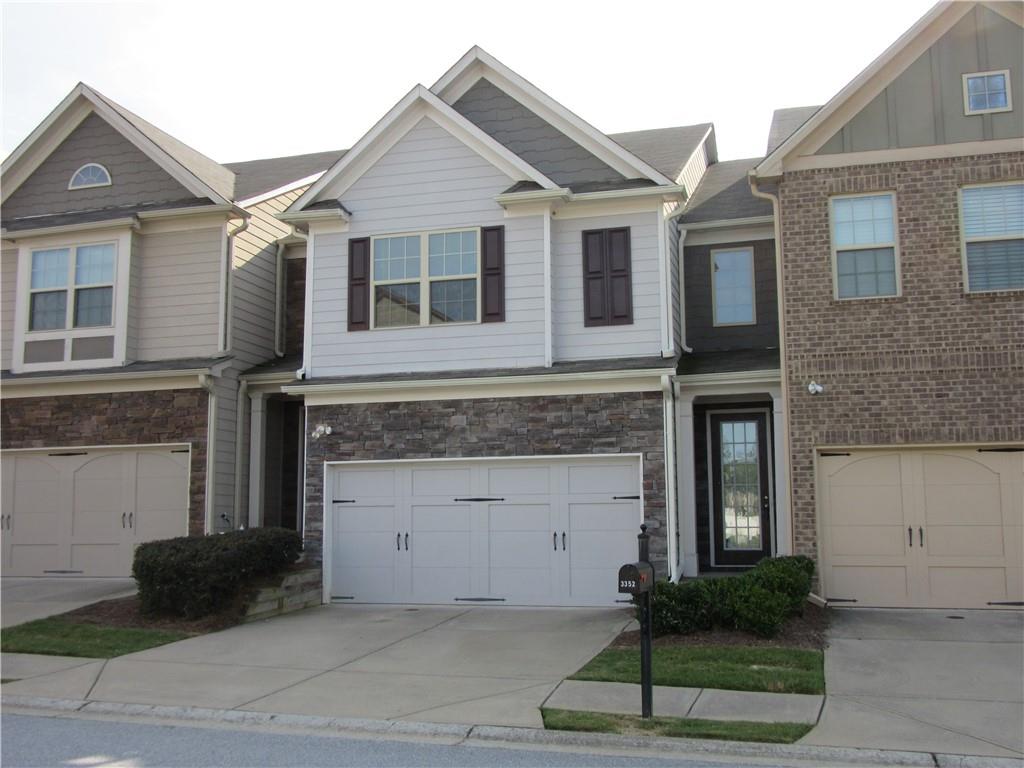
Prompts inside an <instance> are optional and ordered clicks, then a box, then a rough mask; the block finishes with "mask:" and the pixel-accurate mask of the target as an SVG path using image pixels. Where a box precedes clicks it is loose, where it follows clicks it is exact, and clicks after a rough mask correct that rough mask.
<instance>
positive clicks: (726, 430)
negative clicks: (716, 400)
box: [709, 412, 771, 565]
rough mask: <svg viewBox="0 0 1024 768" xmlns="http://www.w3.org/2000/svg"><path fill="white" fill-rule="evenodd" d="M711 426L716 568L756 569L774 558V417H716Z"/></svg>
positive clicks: (756, 415) (755, 413)
mask: <svg viewBox="0 0 1024 768" xmlns="http://www.w3.org/2000/svg"><path fill="white" fill-rule="evenodd" d="M709 423H710V431H711V492H712V495H713V499H714V504H713V506H712V510H713V513H712V518H713V519H712V524H713V526H712V541H713V542H714V547H715V565H753V564H754V563H756V562H757V561H758V560H760V559H761V558H763V557H767V556H768V555H769V554H771V495H770V494H771V484H770V482H769V472H770V471H771V469H770V467H769V465H768V417H767V414H765V413H764V412H749V413H712V414H711V416H710V419H709Z"/></svg>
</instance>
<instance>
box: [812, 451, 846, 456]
mask: <svg viewBox="0 0 1024 768" xmlns="http://www.w3.org/2000/svg"><path fill="white" fill-rule="evenodd" d="M818 455H819V456H849V455H850V454H848V453H828V452H825V451H822V452H821V453H819V454H818Z"/></svg>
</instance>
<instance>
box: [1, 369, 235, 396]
mask: <svg viewBox="0 0 1024 768" xmlns="http://www.w3.org/2000/svg"><path fill="white" fill-rule="evenodd" d="M222 369H223V365H221V364H218V365H215V366H210V367H208V368H180V369H177V370H164V371H132V372H128V371H123V372H120V373H82V374H69V375H67V376H46V375H40V376H31V377H29V376H26V377H23V378H17V379H4V380H3V382H2V383H3V388H4V390H5V392H4V396H5V397H6V396H7V395H8V392H7V391H6V390H10V389H20V388H22V387H35V386H39V385H40V384H81V383H83V382H102V381H134V380H138V381H151V380H153V379H177V378H183V377H189V378H191V377H195V378H196V386H197V387H198V386H199V379H198V377H199V375H200V374H207V375H212V376H216V375H217V373H218V372H219V371H220V370H222Z"/></svg>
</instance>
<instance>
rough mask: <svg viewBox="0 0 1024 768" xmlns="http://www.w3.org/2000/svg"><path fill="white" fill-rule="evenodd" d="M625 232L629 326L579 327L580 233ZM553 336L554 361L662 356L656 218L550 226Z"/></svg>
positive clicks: (646, 216)
mask: <svg viewBox="0 0 1024 768" xmlns="http://www.w3.org/2000/svg"><path fill="white" fill-rule="evenodd" d="M605 227H629V228H630V245H631V248H632V261H633V265H632V268H633V323H632V325H612V326H599V327H592V328H586V327H584V325H583V232H584V230H588V229H604V228H605ZM551 266H552V326H553V328H552V331H553V339H552V342H553V351H554V357H555V360H594V359H601V358H611V357H643V356H647V355H659V354H661V313H660V301H659V295H658V294H659V291H660V288H659V284H660V280H659V276H660V266H659V264H658V214H657V212H656V211H651V212H649V213H631V214H620V215H617V216H600V217H593V218H591V217H587V218H580V219H564V220H563V219H558V218H555V219H554V220H553V221H552V226H551Z"/></svg>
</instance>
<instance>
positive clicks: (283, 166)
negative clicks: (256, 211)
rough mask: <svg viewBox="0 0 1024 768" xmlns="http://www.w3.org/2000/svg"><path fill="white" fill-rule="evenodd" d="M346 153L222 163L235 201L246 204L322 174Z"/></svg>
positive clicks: (323, 153) (312, 154) (313, 153)
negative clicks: (232, 178)
mask: <svg viewBox="0 0 1024 768" xmlns="http://www.w3.org/2000/svg"><path fill="white" fill-rule="evenodd" d="M347 151H348V150H347V149H334V150H330V151H327V152H311V153H309V154H306V155H289V156H287V157H268V158H263V159H259V160H245V161H242V162H237V163H224V167H225V168H227V169H228V170H230V171H233V172H234V174H235V199H236V200H239V201H247V200H250V199H252V198H256V197H259V196H261V195H265V194H266V193H268V192H272V191H274V190H276V189H281V188H282V187H285V186H288V185H293V186H299V184H298V183H297V182H300V181H302V180H303V179H307V178H309V177H310V176H316V175H318V174H321V173H323V172H324V171H326V170H327V169H328V168H330V167H331V166H332V165H334V164H335V163H336V162H338V160H340V159H341V158H342V157H344V155H345V153H346V152H347ZM313 181H315V179H313Z"/></svg>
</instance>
